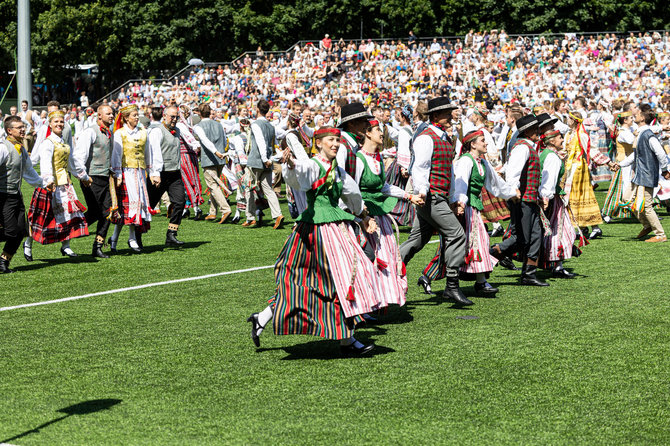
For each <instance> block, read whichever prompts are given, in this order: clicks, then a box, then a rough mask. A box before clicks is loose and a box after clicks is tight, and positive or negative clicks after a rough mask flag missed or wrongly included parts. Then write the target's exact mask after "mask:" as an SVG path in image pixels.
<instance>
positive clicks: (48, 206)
mask: <svg viewBox="0 0 670 446" xmlns="http://www.w3.org/2000/svg"><path fill="white" fill-rule="evenodd" d="M85 210H86V208H85V207H84V206H83V205H82V204H81V202H79V200H78V199H77V195H76V193H75V191H74V187H73V186H72V184H65V185H62V186H56V189H55V190H54V191H53V192H49V191H48V190H46V189H44V188H41V187H38V188H36V189H35V191H34V192H33V197H32V199H31V200H30V207H29V208H28V223H29V225H30V232H31V236H32V238H33V240H35V241H36V242H38V243H41V244H43V245H49V244H51V243H57V242H64V241H66V240H71V239H73V238H77V237H84V236H87V235H88V225H87V224H86V218H85V217H84V214H83V212H84V211H85Z"/></svg>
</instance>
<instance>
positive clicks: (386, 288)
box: [354, 120, 424, 305]
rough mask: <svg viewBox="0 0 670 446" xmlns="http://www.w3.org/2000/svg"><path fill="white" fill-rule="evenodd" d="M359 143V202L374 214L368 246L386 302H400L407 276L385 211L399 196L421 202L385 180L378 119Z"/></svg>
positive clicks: (390, 221) (394, 230) (395, 227)
mask: <svg viewBox="0 0 670 446" xmlns="http://www.w3.org/2000/svg"><path fill="white" fill-rule="evenodd" d="M364 135H365V140H364V142H363V146H362V147H361V148H360V150H359V151H358V153H357V154H356V157H357V160H356V173H355V176H354V179H355V180H356V183H357V184H358V186H359V188H360V190H361V195H362V197H363V202H364V203H365V207H366V208H367V210H368V213H369V214H370V215H371V216H373V217H374V219H375V221H376V223H377V227H378V228H379V229H378V230H377V231H376V232H375V233H372V234H366V239H367V243H368V244H369V247H370V250H371V251H372V252H374V258H375V260H374V261H375V264H376V266H377V276H378V279H379V287H380V291H381V292H382V295H383V296H384V298H385V299H386V301H387V302H388V303H392V304H397V305H404V303H405V295H406V293H407V276H406V273H405V267H404V265H403V263H402V261H401V260H400V253H399V249H398V241H397V239H396V237H397V233H398V229H397V225H396V224H395V222H394V221H393V219H392V218H391V217H390V215H388V214H389V212H390V211H391V210H392V209H393V208H394V207H395V205H396V203H397V202H398V200H399V199H403V200H407V201H411V202H412V203H415V204H421V205H422V204H424V202H423V200H422V199H421V198H420V197H419V196H418V195H410V194H408V193H407V192H405V191H404V190H403V189H401V188H399V187H398V186H393V185H390V184H388V183H387V182H386V174H385V172H384V162H383V160H382V158H381V156H380V153H379V152H380V150H381V148H382V147H383V133H382V130H381V128H380V125H379V121H376V120H371V121H370V124H369V127H368V128H367V129H366V130H365V133H364Z"/></svg>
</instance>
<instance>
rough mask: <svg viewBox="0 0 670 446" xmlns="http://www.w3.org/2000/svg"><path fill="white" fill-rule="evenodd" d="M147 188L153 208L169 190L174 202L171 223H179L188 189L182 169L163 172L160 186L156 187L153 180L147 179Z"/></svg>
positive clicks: (150, 204)
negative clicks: (182, 175)
mask: <svg viewBox="0 0 670 446" xmlns="http://www.w3.org/2000/svg"><path fill="white" fill-rule="evenodd" d="M147 190H148V192H149V207H151V208H152V209H153V208H155V207H156V205H157V204H158V202H159V201H160V199H161V197H162V196H163V194H164V193H165V192H166V191H167V193H168V197H170V203H171V204H172V213H171V214H170V223H172V224H175V225H179V224H180V223H181V217H182V214H183V212H184V205H185V204H186V190H185V189H184V182H183V181H182V180H181V171H179V170H173V171H170V172H161V184H160V186H158V187H156V186H154V185H153V184H151V180H147Z"/></svg>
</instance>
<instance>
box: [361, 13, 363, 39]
mask: <svg viewBox="0 0 670 446" xmlns="http://www.w3.org/2000/svg"><path fill="white" fill-rule="evenodd" d="M362 41H363V17H361V42H362Z"/></svg>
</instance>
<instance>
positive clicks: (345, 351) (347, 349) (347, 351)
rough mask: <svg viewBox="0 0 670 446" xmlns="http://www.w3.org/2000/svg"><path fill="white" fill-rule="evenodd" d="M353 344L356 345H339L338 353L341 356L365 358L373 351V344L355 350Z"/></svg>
mask: <svg viewBox="0 0 670 446" xmlns="http://www.w3.org/2000/svg"><path fill="white" fill-rule="evenodd" d="M354 344H356V343H355V342H354V343H352V344H349V345H340V353H341V354H342V356H365V355H368V354H369V353H370V352H372V350H374V349H375V345H374V344H368V345H364V346H363V347H360V348H357V347H356V346H355V345H354Z"/></svg>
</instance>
